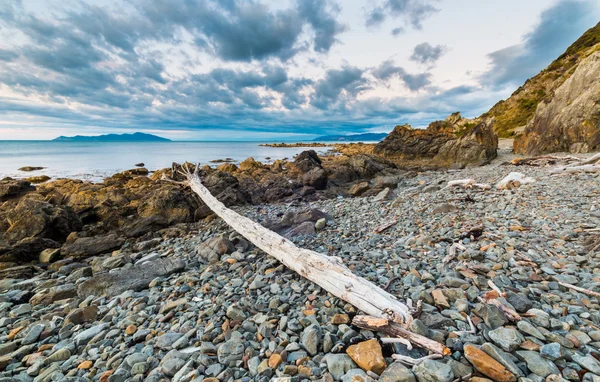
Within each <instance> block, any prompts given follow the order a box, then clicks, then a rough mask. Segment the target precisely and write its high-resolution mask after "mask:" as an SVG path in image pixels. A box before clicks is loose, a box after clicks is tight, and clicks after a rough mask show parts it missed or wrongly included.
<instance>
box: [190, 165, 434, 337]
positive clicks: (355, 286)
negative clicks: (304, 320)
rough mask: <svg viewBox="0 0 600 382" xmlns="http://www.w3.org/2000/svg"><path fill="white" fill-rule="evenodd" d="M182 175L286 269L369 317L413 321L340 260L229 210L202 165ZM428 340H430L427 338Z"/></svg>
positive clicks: (403, 308)
mask: <svg viewBox="0 0 600 382" xmlns="http://www.w3.org/2000/svg"><path fill="white" fill-rule="evenodd" d="M180 174H182V175H184V176H185V177H186V181H185V182H184V183H185V184H186V185H188V186H189V187H190V188H191V189H192V191H194V192H195V193H196V194H198V196H199V197H200V199H202V201H203V202H204V203H205V204H206V205H207V206H208V207H209V208H210V209H211V210H212V211H213V212H214V213H215V214H217V215H218V216H219V217H220V218H221V219H223V220H224V221H225V222H226V223H227V224H228V225H229V226H230V227H231V228H233V229H235V230H236V231H237V232H238V233H240V234H241V235H242V236H244V237H245V238H246V239H248V240H250V241H251V242H252V243H254V245H256V246H257V247H258V248H260V249H262V250H263V251H264V252H266V253H267V254H269V255H270V256H272V257H274V258H276V259H277V260H279V261H280V262H281V263H283V264H284V265H285V266H286V267H288V268H290V269H291V270H293V271H294V272H296V273H298V274H299V275H301V276H302V277H305V278H307V279H308V280H310V281H312V282H314V283H315V284H318V285H319V286H320V287H321V288H323V289H325V290H326V291H327V292H329V293H331V294H332V295H334V296H336V297H338V298H340V299H342V300H344V301H346V302H349V303H350V304H352V305H354V306H355V307H356V308H358V309H360V310H361V311H363V312H365V313H367V314H369V315H372V316H376V317H381V318H384V319H385V320H386V321H387V320H389V321H391V322H394V323H396V325H397V326H398V327H403V326H402V325H408V324H409V323H410V322H411V321H412V316H411V312H410V309H409V308H408V306H407V305H405V304H403V303H402V302H400V301H398V300H397V299H396V298H395V297H394V296H392V295H391V294H390V293H388V292H386V291H385V290H383V289H381V288H379V287H378V286H376V285H373V284H372V283H370V282H369V281H367V280H365V279H364V278H362V277H358V276H356V275H355V274H353V273H352V272H351V271H350V269H348V268H347V267H346V266H345V265H344V264H343V263H342V260H341V259H340V258H338V257H334V256H327V255H323V254H321V253H318V252H314V251H311V250H308V249H303V248H298V247H297V246H296V245H294V243H292V242H291V241H289V240H288V239H286V238H284V237H282V236H280V235H278V234H277V233H275V232H273V231H271V230H269V229H267V228H265V227H263V226H262V225H260V224H259V223H257V222H255V221H253V220H251V219H248V218H247V217H245V216H241V215H240V214H238V213H236V212H235V211H233V210H230V209H229V208H227V207H225V205H224V204H223V203H221V202H220V201H219V200H217V198H215V197H214V196H213V195H212V194H211V193H210V191H209V190H208V189H207V188H206V187H204V185H203V184H202V181H201V179H200V176H199V171H198V166H196V169H195V170H194V171H191V170H189V168H187V167H186V166H185V165H184V167H183V169H182V170H181V171H180ZM413 335H414V336H416V334H413ZM424 340H428V339H427V338H426V337H423V341H424ZM428 341H431V340H428Z"/></svg>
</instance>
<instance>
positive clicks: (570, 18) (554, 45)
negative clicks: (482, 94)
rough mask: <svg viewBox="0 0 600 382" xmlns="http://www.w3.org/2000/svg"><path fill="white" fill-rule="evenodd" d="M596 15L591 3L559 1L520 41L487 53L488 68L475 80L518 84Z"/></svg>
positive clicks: (545, 63) (554, 55)
mask: <svg viewBox="0 0 600 382" xmlns="http://www.w3.org/2000/svg"><path fill="white" fill-rule="evenodd" d="M598 16H600V12H599V11H598V7H597V3H596V1H594V0H585V1H579V0H562V1H559V2H558V3H556V4H555V5H553V6H552V7H550V8H548V9H546V10H544V11H543V12H542V13H541V15H540V20H539V22H538V23H537V25H536V26H535V27H534V28H533V30H532V31H530V32H529V33H527V34H525V35H524V36H523V42H522V43H521V44H518V45H513V46H509V47H506V48H503V49H500V50H497V51H495V52H492V53H490V54H488V58H489V60H490V66H489V69H488V70H487V71H486V72H484V73H483V74H482V75H481V76H480V77H479V78H480V81H481V83H482V84H485V85H487V86H493V87H506V86H515V85H516V86H518V85H521V84H522V83H523V82H524V81H525V80H527V79H528V78H530V77H532V76H534V75H536V74H537V73H538V72H539V71H540V70H542V69H544V68H545V67H546V66H548V65H549V64H550V63H551V62H552V60H554V59H556V58H557V57H558V56H559V55H560V54H562V53H563V52H564V51H565V50H566V48H567V47H568V46H569V45H570V44H572V43H573V42H574V41H575V40H576V39H578V38H579V37H580V36H581V35H582V34H583V32H584V31H585V30H586V29H588V28H590V27H592V26H594V25H595V23H597V21H598V20H597V18H598Z"/></svg>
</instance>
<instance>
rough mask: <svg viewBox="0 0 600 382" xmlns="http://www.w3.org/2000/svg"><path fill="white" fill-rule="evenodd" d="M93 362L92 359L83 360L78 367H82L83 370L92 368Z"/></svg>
mask: <svg viewBox="0 0 600 382" xmlns="http://www.w3.org/2000/svg"><path fill="white" fill-rule="evenodd" d="M93 364H94V363H93V362H92V361H83V362H82V363H80V364H79V366H77V368H78V369H82V370H87V369H90V368H91V367H92V365H93Z"/></svg>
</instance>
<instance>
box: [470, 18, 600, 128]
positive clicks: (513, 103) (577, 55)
mask: <svg viewBox="0 0 600 382" xmlns="http://www.w3.org/2000/svg"><path fill="white" fill-rule="evenodd" d="M598 43H600V23H598V24H597V25H596V26H594V27H592V28H590V29H589V30H587V31H586V32H585V33H584V34H583V35H582V36H581V37H580V38H579V39H577V41H575V42H574V43H573V44H572V45H571V46H569V48H567V50H566V51H565V52H564V53H563V54H561V55H560V56H559V57H558V58H557V59H556V60H554V61H553V62H552V63H551V64H550V65H549V66H548V67H547V68H546V69H544V70H542V71H541V72H540V73H539V74H537V75H536V76H534V77H532V78H530V79H528V80H527V81H526V82H525V83H524V84H523V86H521V87H519V88H518V89H517V90H515V92H514V93H513V94H512V95H511V96H510V97H509V98H508V99H506V100H503V101H500V102H498V103H496V104H495V105H494V106H493V107H492V108H491V109H490V110H489V111H488V112H487V113H485V114H483V115H482V116H481V117H480V118H493V119H494V130H495V131H496V133H497V134H498V136H500V137H502V138H511V137H513V136H517V135H519V134H520V132H522V130H523V129H524V128H525V126H527V125H528V123H529V121H530V120H531V119H532V117H533V115H534V114H535V113H536V110H537V107H538V105H539V104H540V103H541V102H544V103H546V104H547V103H549V102H551V101H552V98H553V97H554V94H555V92H556V90H557V89H558V88H559V87H561V86H562V84H563V83H564V82H565V81H566V80H568V79H569V78H570V77H571V75H572V74H573V72H574V71H575V70H576V68H577V67H578V65H580V64H581V63H582V62H583V61H584V60H585V59H586V57H588V56H589V55H590V54H592V53H593V52H595V51H597V50H598V46H597V44H598Z"/></svg>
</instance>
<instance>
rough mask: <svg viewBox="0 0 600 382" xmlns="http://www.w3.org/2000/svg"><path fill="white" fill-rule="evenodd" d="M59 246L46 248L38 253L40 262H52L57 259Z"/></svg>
mask: <svg viewBox="0 0 600 382" xmlns="http://www.w3.org/2000/svg"><path fill="white" fill-rule="evenodd" d="M59 256H60V248H47V249H44V250H43V251H42V253H40V263H52V262H54V261H56V260H58V258H59Z"/></svg>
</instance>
